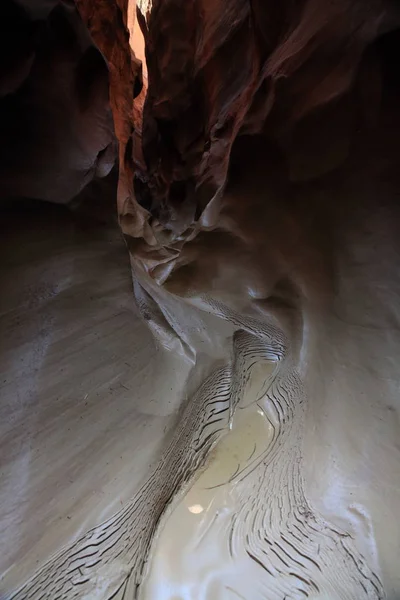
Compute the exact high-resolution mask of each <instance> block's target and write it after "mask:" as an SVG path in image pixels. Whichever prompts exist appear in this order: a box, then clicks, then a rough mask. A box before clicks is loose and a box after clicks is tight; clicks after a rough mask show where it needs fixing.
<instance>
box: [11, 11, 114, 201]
mask: <svg viewBox="0 0 400 600" xmlns="http://www.w3.org/2000/svg"><path fill="white" fill-rule="evenodd" d="M0 11H1V26H0V27H1V42H0V43H1V46H2V49H1V52H2V55H3V56H6V55H7V56H8V59H7V61H3V64H2V67H1V69H0V137H1V143H0V181H1V190H0V196H1V198H2V199H4V198H9V197H29V198H37V199H42V200H48V201H51V202H58V203H64V202H67V201H69V200H70V199H71V198H73V197H74V196H76V194H77V193H78V192H80V190H81V189H82V188H83V187H84V186H85V185H86V184H88V183H89V182H90V181H91V180H92V179H93V178H96V177H104V176H105V175H107V174H108V173H109V172H110V170H111V169H112V167H113V165H114V163H115V159H116V143H115V136H114V127H113V123H112V116H111V111H110V107H109V100H108V98H109V91H108V86H109V83H108V80H109V78H108V69H107V65H106V62H105V60H104V58H103V56H102V55H101V53H100V52H99V50H98V49H97V48H96V47H95V46H94V44H93V42H92V40H91V39H90V35H89V34H88V31H87V29H86V27H85V26H84V24H83V23H82V20H81V18H80V17H79V14H78V12H77V10H76V8H75V6H74V4H73V3H72V2H61V1H60V2H58V1H51V2H50V1H49V2H21V3H18V2H14V1H12V0H5V1H4V2H2V4H1V8H0Z"/></svg>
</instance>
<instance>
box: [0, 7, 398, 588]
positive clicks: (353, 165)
mask: <svg viewBox="0 0 400 600" xmlns="http://www.w3.org/2000/svg"><path fill="white" fill-rule="evenodd" d="M78 6H79V10H80V13H81V15H82V18H83V19H84V21H85V22H86V23H87V25H88V27H89V29H90V30H91V32H92V35H93V39H94V40H95V42H96V44H97V45H98V46H99V48H101V50H102V52H103V53H104V55H105V57H106V59H107V60H108V62H109V65H110V74H111V75H110V77H111V91H110V102H111V106H112V109H113V114H114V120H115V124H116V132H117V136H118V139H119V142H120V179H119V187H118V213H119V221H120V226H121V229H122V232H123V234H124V238H125V241H126V245H127V248H128V251H129V255H130V265H131V270H132V273H133V293H132V302H133V298H134V300H135V303H136V307H137V309H138V312H137V313H135V315H132V323H135V331H136V337H135V342H133V340H132V354H133V356H134V360H130V358H129V356H130V351H129V350H126V352H127V358H128V360H127V363H128V365H129V366H128V372H127V377H128V378H129V384H128V385H126V382H124V385H125V386H126V387H128V390H129V391H128V395H127V396H125V392H124V398H123V406H124V411H125V412H124V414H125V415H126V419H124V420H123V427H122V423H120V424H119V427H120V432H121V433H120V435H118V436H117V435H116V433H115V429H116V427H117V425H118V422H119V420H118V418H117V416H116V415H115V414H114V413H113V415H114V417H113V421H112V426H111V427H110V431H108V432H107V431H106V432H104V431H102V432H98V431H96V428H93V427H91V418H88V420H87V421H86V425H85V427H86V428H85V427H83V426H82V432H81V437H79V436H77V438H76V439H79V440H86V438H87V437H88V439H92V440H93V443H95V442H96V441H97V442H99V440H100V438H101V440H104V441H105V443H106V445H107V447H106V449H105V450H104V449H103V453H102V456H103V457H104V459H106V458H107V457H108V456H109V457H110V458H112V462H113V467H112V469H109V468H107V467H106V466H105V465H104V464H100V463H99V460H98V459H96V458H95V457H94V453H93V452H90V451H89V449H88V448H86V449H83V450H82V454H81V455H80V457H79V458H75V459H74V460H75V463H74V464H75V465H76V466H78V465H81V466H82V464H85V465H88V464H94V465H96V469H98V472H100V473H101V474H102V476H103V480H102V482H101V483H100V482H99V481H98V480H97V479H96V478H93V479H92V481H93V484H92V485H93V488H94V490H99V489H101V487H102V485H105V486H107V490H108V493H109V494H110V495H111V497H110V495H109V496H107V497H106V498H105V499H104V500H103V501H102V502H99V504H98V505H97V506H96V502H93V501H90V502H89V501H88V500H87V494H88V491H87V487H88V484H87V481H86V476H85V472H84V470H81V471H80V473H79V477H78V482H79V486H78V488H79V489H78V490H77V495H76V497H75V496H74V499H75V498H76V499H75V502H76V506H75V508H74V510H72V511H71V512H73V514H74V515H76V516H75V517H74V518H75V521H74V522H73V523H72V524H71V525H70V526H68V527H65V528H64V529H61V528H60V529H58V531H60V535H59V536H58V537H56V539H55V537H54V533H53V535H50V533H47V532H46V534H44V535H43V540H42V542H41V544H38V542H37V541H35V542H31V543H32V548H28V547H27V546H29V544H25V546H24V545H23V544H22V543H21V542H20V541H18V542H16V543H15V547H16V550H15V552H14V555H13V558H12V560H10V559H9V562H8V563H6V569H5V577H4V580H3V581H4V589H5V594H6V597H9V596H11V597H14V598H18V599H21V600H22V599H24V598H28V597H29V598H33V599H39V598H42V597H47V598H65V599H69V598H80V597H82V598H96V599H97V598H99V599H103V598H107V599H108V598H114V599H115V598H117V599H120V600H122V599H124V600H127V599H138V598H139V599H141V600H178V599H179V600H216V599H218V600H219V599H222V600H231V599H233V598H242V599H243V598H244V599H245V600H264V599H267V600H282V599H284V598H286V599H288V600H289V599H297V598H304V597H306V598H315V599H317V598H319V599H322V598H324V599H325V598H329V599H334V600H336V599H340V600H341V599H354V598H357V599H370V598H375V599H383V598H388V599H393V600H395V599H396V598H397V597H398V596H399V595H400V578H399V573H398V565H397V563H398V559H397V557H398V556H399V552H400V527H399V525H398V522H399V506H400V488H399V476H400V456H399V445H398V439H399V410H400V407H399V401H398V389H399V383H400V378H399V374H398V356H399V351H400V348H399V344H400V338H399V309H398V306H399V291H400V281H399V275H398V262H399V253H400V247H399V244H400V242H399V235H398V233H399V222H400V220H399V219H400V215H399V204H398V197H397V196H398V194H397V185H398V152H397V143H398V142H397V140H398V133H399V130H400V115H399V113H398V105H399V96H400V78H399V75H398V70H397V57H398V55H399V50H400V35H399V32H398V30H397V27H398V25H399V14H398V9H397V7H396V5H394V3H391V2H384V1H383V0H382V1H378V0H377V1H374V2H373V1H370V2H368V3H367V5H366V4H365V2H363V3H361V2H350V0H341V1H339V2H336V3H328V2H321V1H318V2H316V1H315V2H314V1H312V0H309V1H305V2H302V3H297V4H296V5H294V4H293V3H290V2H285V3H283V4H281V5H280V6H279V8H278V7H277V5H275V3H269V2H267V3H265V2H263V3H262V2H253V3H251V4H249V3H247V2H241V1H240V0H231V1H230V2H228V3H227V2H211V1H206V0H203V1H202V2H201V1H197V2H185V3H183V2H179V1H178V0H154V1H153V2H152V5H151V6H146V8H145V9H144V8H143V10H146V11H147V14H146V16H144V15H143V14H141V13H140V12H139V13H138V21H139V23H140V24H141V27H142V31H143V36H144V40H145V44H146V63H147V65H146V67H147V68H146V69H143V68H142V69H140V64H139V63H138V61H137V58H136V57H135V56H134V55H133V53H134V52H135V43H136V42H137V41H138V40H136V42H135V39H133V38H134V35H133V33H134V32H135V25H136V26H137V23H133V24H132V22H131V21H130V18H131V17H132V15H133V14H134V10H133V9H134V7H133V6H128V5H127V3H126V2H124V1H123V0H121V1H119V2H113V1H112V0H108V1H106V0H104V1H103V2H102V3H99V7H98V10H97V9H96V8H95V7H93V6H92V5H91V3H89V2H85V1H84V0H80V1H79V3H78ZM106 22H107V24H108V25H107V26H106V25H105V23H106ZM110 24H111V25H110ZM128 31H130V32H131V34H132V35H131V38H129V36H128ZM114 32H115V33H114ZM132 32H133V33H132ZM146 73H147V76H146ZM138 81H140V82H141V83H143V87H141V85H139V84H138V85H136V84H137V82H138ZM143 90H144V91H143ZM139 98H140V100H139ZM143 102H144V105H143ZM142 105H143V112H141V106H142ZM49 248H50V246H49ZM84 251H85V252H87V251H89V246H88V247H85V248H84ZM69 252H70V254H71V255H73V254H74V252H75V250H74V248H73V247H72V248H69ZM44 254H45V255H46V254H47V252H45V253H44ZM89 255H90V256H91V258H92V260H93V265H92V268H93V269H94V264H97V269H98V272H99V276H98V277H94V279H95V280H96V281H97V280H98V279H100V280H101V279H102V276H101V275H100V272H101V262H102V260H103V257H102V255H101V254H100V249H99V248H97V249H96V250H94V251H93V252H89ZM96 256H98V257H99V261H98V262H97V259H96ZM81 266H82V265H81ZM79 269H80V267H79V268H78V267H77V269H76V270H75V271H74V277H77V278H78V281H79V280H80V278H81V277H82V278H83V281H82V286H83V289H85V283H84V281H85V280H86V278H87V274H86V272H84V273H83V275H82V276H80V275H79V273H80V270H79ZM113 270H114V269H109V271H107V273H106V274H105V275H104V277H103V279H104V280H106V279H107V278H109V280H110V281H111V280H112V271H113ZM95 272H96V271H94V273H95ZM126 276H127V277H128V273H126ZM121 279H122V280H123V276H121ZM71 281H72V283H73V280H71ZM120 285H121V286H122V285H123V284H121V282H120ZM117 288H118V289H117ZM114 290H115V291H114V297H115V302H116V303H117V302H118V298H120V297H121V296H120V294H121V293H122V292H121V290H120V289H119V285H118V286H115V287H114ZM125 293H126V292H125ZM20 295H21V296H22V297H23V296H24V288H23V287H22V290H21V291H20ZM111 307H112V301H111V300H110V301H109V302H108V307H107V310H105V307H104V312H103V314H104V315H107V314H109V312H108V311H111ZM139 314H140V315H141V318H142V321H141V320H140V318H139ZM79 318H80V315H79V311H78V312H77V314H76V316H75V319H76V320H77V322H79ZM104 320H107V319H104ZM143 321H144V323H145V324H146V326H145V325H144V323H143ZM136 324H137V325H136ZM103 326H104V325H103V324H102V326H101V328H100V329H103ZM63 327H64V328H66V327H67V325H64V326H63ZM82 327H83V325H82ZM60 330H61V331H62V330H63V328H61V329H57V330H56V331H57V332H58V335H60V334H59V331H60ZM149 332H151V333H152V334H153V336H154V338H151V337H150V336H149ZM124 334H125V330H124V332H123V333H121V335H120V336H117V337H116V338H115V340H113V344H117V345H116V346H115V348H116V349H117V348H118V344H119V343H121V339H122V338H123V336H124ZM146 336H149V337H147V338H146ZM146 339H147V340H149V339H154V340H155V342H154V346H151V345H148V346H146V343H145V342H144V340H146ZM71 343H72V340H71ZM74 343H78V346H79V336H77V337H76V339H75V342H74ZM147 344H151V342H149V341H147ZM156 344H157V345H156ZM106 345H107V340H106V339H104V341H103V344H100V345H99V350H96V351H94V354H93V358H92V360H93V362H92V363H91V364H92V367H91V368H92V369H93V373H94V375H96V376H99V373H100V374H101V369H100V367H97V366H96V355H97V354H98V353H100V348H101V347H102V346H103V347H104V346H106ZM128 346H129V344H128ZM146 347H148V353H146V360H145V361H142V359H143V353H144V352H145V348H146ZM12 348H13V344H12V342H10V343H9V350H8V352H10V351H11V352H12ZM142 348H143V349H142ZM125 349H126V346H122V349H121V350H116V351H115V352H113V353H112V355H111V356H110V357H108V359H107V360H108V361H109V362H108V364H109V365H110V369H109V370H107V372H106V375H105V377H110V378H112V377H114V374H116V372H117V371H119V370H120V367H121V365H120V363H119V361H118V360H117V361H116V360H115V356H121V355H122V354H123V353H124V352H125ZM146 352H147V351H146ZM49 356H51V354H50V355H49ZM115 363H116V364H115ZM72 365H75V366H74V368H75V369H76V371H75V373H77V375H76V377H75V379H77V381H79V377H80V375H79V368H78V367H79V365H80V362H79V361H73V359H72V358H71V366H72ZM143 374H144V376H145V379H146V381H145V382H143ZM115 376H116V375H115ZM48 377H50V375H49V372H48V374H47V378H48ZM53 377H54V378H55V383H56V384H57V385H61V390H62V389H63V385H62V384H60V376H58V375H57V374H55V375H53ZM44 381H46V378H45V379H44ZM76 385H79V384H78V383H75V386H76ZM74 393H76V392H74ZM51 398H52V396H51V393H48V394H47V395H46V394H44V400H42V402H44V403H47V404H44V405H45V406H48V404H49V403H50V404H51ZM102 398H103V407H102V408H101V410H100V411H99V413H97V414H98V415H99V417H97V416H96V411H95V409H94V408H93V409H92V412H91V413H90V415H91V416H92V415H93V417H92V418H93V419H94V421H95V420H96V418H100V417H101V419H104V420H105V422H107V418H110V419H111V416H110V417H105V416H104V411H105V410H106V408H105V407H104V403H105V404H107V402H106V401H104V396H102ZM9 402H10V404H11V405H12V401H11V399H10V396H9ZM130 411H133V412H132V413H131V412H130ZM44 412H45V414H46V411H44ZM21 414H22V415H23V410H22V413H21ZM47 414H49V415H50V414H51V411H50V409H47ZM53 414H54V415H58V412H57V411H56V412H55V413H53ZM71 414H75V413H73V412H72V413H70V415H69V416H68V415H67V416H65V417H60V416H59V415H58V416H57V419H58V424H59V427H60V428H64V427H67V426H68V423H69V420H68V419H69V418H71ZM76 414H79V408H76ZM148 414H151V415H152V417H154V418H149V419H145V420H146V422H147V421H148V422H149V423H150V426H148V425H146V428H145V430H144V431H145V433H143V431H142V432H141V427H140V425H141V419H144V417H143V415H148ZM21 418H22V417H21ZM47 418H50V417H47ZM53 418H55V416H54V417H53ZM43 419H44V422H46V421H45V419H46V417H45V416H43ZM42 422H43V421H40V423H42ZM18 427H21V425H19V426H16V428H17V429H16V430H18ZM35 427H36V428H38V427H39V425H38V424H34V425H33V428H34V429H35ZM67 428H68V427H67ZM11 430H12V426H11ZM89 434H90V435H89ZM73 439H75V437H74V438H73ZM146 440H147V444H148V445H147V446H146ZM42 444H44V442H42ZM142 444H143V447H144V448H145V449H146V451H143V455H142V452H141V445H142ZM130 445H131V446H130ZM39 446H40V448H42V447H43V446H42V445H41V444H39ZM65 447H66V446H65V445H63V444H60V447H59V448H57V445H56V443H55V442H54V443H53V445H52V449H53V453H52V456H53V455H54V461H55V460H56V457H57V456H58V455H59V456H60V457H62V459H63V461H64V463H63V462H61V464H66V466H68V465H70V464H71V462H70V461H71V460H72V461H73V459H72V458H71V457H70V456H69V455H68V453H65V451H63V449H64V448H65ZM117 447H118V449H119V448H123V449H124V453H125V452H126V454H123V455H122V456H123V458H121V460H122V463H118V461H117V460H116V459H117V453H116V448H117ZM130 447H131V448H132V452H131V453H130V452H129V448H130ZM20 454H21V453H20ZM15 455H16V457H17V459H18V456H19V454H18V451H17V450H16V452H15ZM58 460H61V458H60V459H58ZM92 461H93V463H92ZM106 462H107V461H106ZM117 463H118V464H120V467H117ZM24 464H25V463H24ZM127 465H128V466H129V465H133V469H134V476H132V478H131V479H130V481H129V483H128V484H127V483H126V477H127V473H128V470H127V469H128V468H129V467H127ZM7 468H8V470H9V471H8V472H9V473H11V475H12V476H13V477H15V479H14V481H19V480H18V473H19V472H20V469H21V467H20V465H19V464H18V460H16V459H15V458H14V455H10V456H9V457H8V459H7ZM47 468H48V467H47ZM114 470H115V472H116V473H117V476H116V482H115V484H114V495H113V494H112V492H110V485H109V484H110V479H112V472H113V471H114ZM25 472H27V473H28V475H29V476H30V486H31V487H30V488H29V487H26V488H25V489H26V490H27V491H26V492H25V493H26V494H30V495H31V496H32V495H33V497H34V498H36V499H37V498H40V497H41V495H42V497H43V494H44V493H45V491H46V489H47V488H46V485H48V486H49V487H50V488H51V486H52V481H53V480H52V479H51V478H45V482H44V483H43V482H42V481H41V480H40V479H39V478H38V477H36V479H35V477H34V476H33V475H31V473H32V470H30V469H29V467H27V468H25ZM44 472H46V465H45V468H44ZM128 478H129V476H128ZM12 481H13V480H12ZM60 485H61V487H63V486H64V487H66V488H67V489H68V486H67V485H66V482H65V481H64V480H63V481H62V482H61V483H60ZM10 489H14V488H12V486H11V487H10ZM35 494H36V496H35ZM121 496H122V498H121V502H120V507H118V509H117V505H116V502H115V499H116V498H119V497H121ZM6 500H7V496H6ZM3 505H4V506H7V502H3V503H2V506H3ZM65 510H66V509H65V508H64V507H63V504H62V503H61V504H60V503H56V507H55V508H54V514H55V515H57V514H60V515H61V514H65ZM68 510H69V505H68ZM63 511H64V513H63ZM6 514H7V516H8V513H6ZM22 514H23V511H22V500H21V501H19V502H17V503H16V506H15V508H14V510H13V512H12V515H11V517H9V516H8V517H9V518H10V520H11V522H12V523H13V524H14V528H16V529H18V522H19V521H22ZM26 514H29V511H27V513H26ZM38 514H41V515H42V516H41V518H42V519H43V520H44V519H45V514H46V513H45V512H40V511H39V513H38ZM15 515H16V516H15ZM70 516H71V515H70ZM4 518H5V517H3V520H4ZM15 524H17V525H15ZM33 530H34V524H33V523H32V522H30V523H29V525H27V526H26V528H25V533H24V535H25V536H27V538H28V539H29V536H32V531H33ZM54 531H55V532H56V531H57V525H55V526H54ZM17 560H18V561H20V564H22V565H23V570H22V569H21V572H20V573H19V572H18V571H17V570H16V569H15V567H13V564H14V563H15V562H16V561H17ZM13 561H14V562H13ZM35 561H36V564H35Z"/></svg>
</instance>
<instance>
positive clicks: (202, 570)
mask: <svg viewBox="0 0 400 600" xmlns="http://www.w3.org/2000/svg"><path fill="white" fill-rule="evenodd" d="M273 366H274V365H273V363H270V365H267V370H268V371H272V369H273ZM263 372H264V377H265V374H266V366H265V363H264V368H263ZM256 380H257V378H256V377H255V378H254V381H256ZM271 437H272V426H271V424H270V422H269V420H268V418H267V416H266V415H265V413H264V411H263V409H262V408H261V405H260V404H259V403H257V402H253V403H252V404H250V405H249V406H246V407H244V408H243V407H240V406H239V407H238V409H237V410H236V412H235V414H234V418H233V422H232V426H231V428H230V429H229V430H228V433H227V434H226V435H225V436H224V437H223V438H222V440H221V441H220V442H219V443H218V444H217V445H216V447H215V449H214V450H213V452H212V454H211V456H210V460H209V462H208V465H207V466H206V468H205V469H204V470H203V472H202V473H201V475H200V476H199V477H198V479H197V480H196V482H195V483H194V484H193V486H192V487H191V488H190V489H189V491H188V492H187V493H186V495H185V496H184V497H183V498H181V500H180V501H179V503H178V504H176V505H175V507H173V508H172V510H171V511H170V512H169V514H167V515H166V517H165V519H164V522H163V524H162V525H161V527H160V531H159V535H158V537H157V539H156V541H155V543H154V546H153V552H152V557H151V561H150V568H149V572H148V576H147V579H146V581H145V583H144V585H143V588H142V593H141V598H142V599H146V600H150V599H152V600H222V599H224V598H226V599H229V598H232V599H233V598H242V597H245V596H242V595H241V593H242V592H243V591H244V589H243V588H244V585H243V584H244V583H245V580H246V579H247V578H250V579H251V578H254V573H252V570H251V569H249V568H248V564H247V561H246V565H245V564H244V563H243V564H241V560H240V558H239V557H238V556H235V558H234V557H233V555H232V551H231V548H230V543H229V532H230V526H231V523H232V519H233V518H234V515H235V512H236V511H237V508H238V506H237V503H238V496H237V495H236V494H235V487H236V485H237V483H238V482H239V481H240V480H241V479H242V478H243V477H244V476H245V475H246V473H247V472H248V471H249V470H251V467H252V466H254V467H255V466H256V465H257V464H259V463H260V460H262V456H263V454H264V453H265V451H266V449H267V448H268V445H269V444H270V441H271ZM238 578H241V579H242V582H239V581H237V579H238ZM247 584H250V580H249V581H248V582H247ZM246 597H248V596H246Z"/></svg>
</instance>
